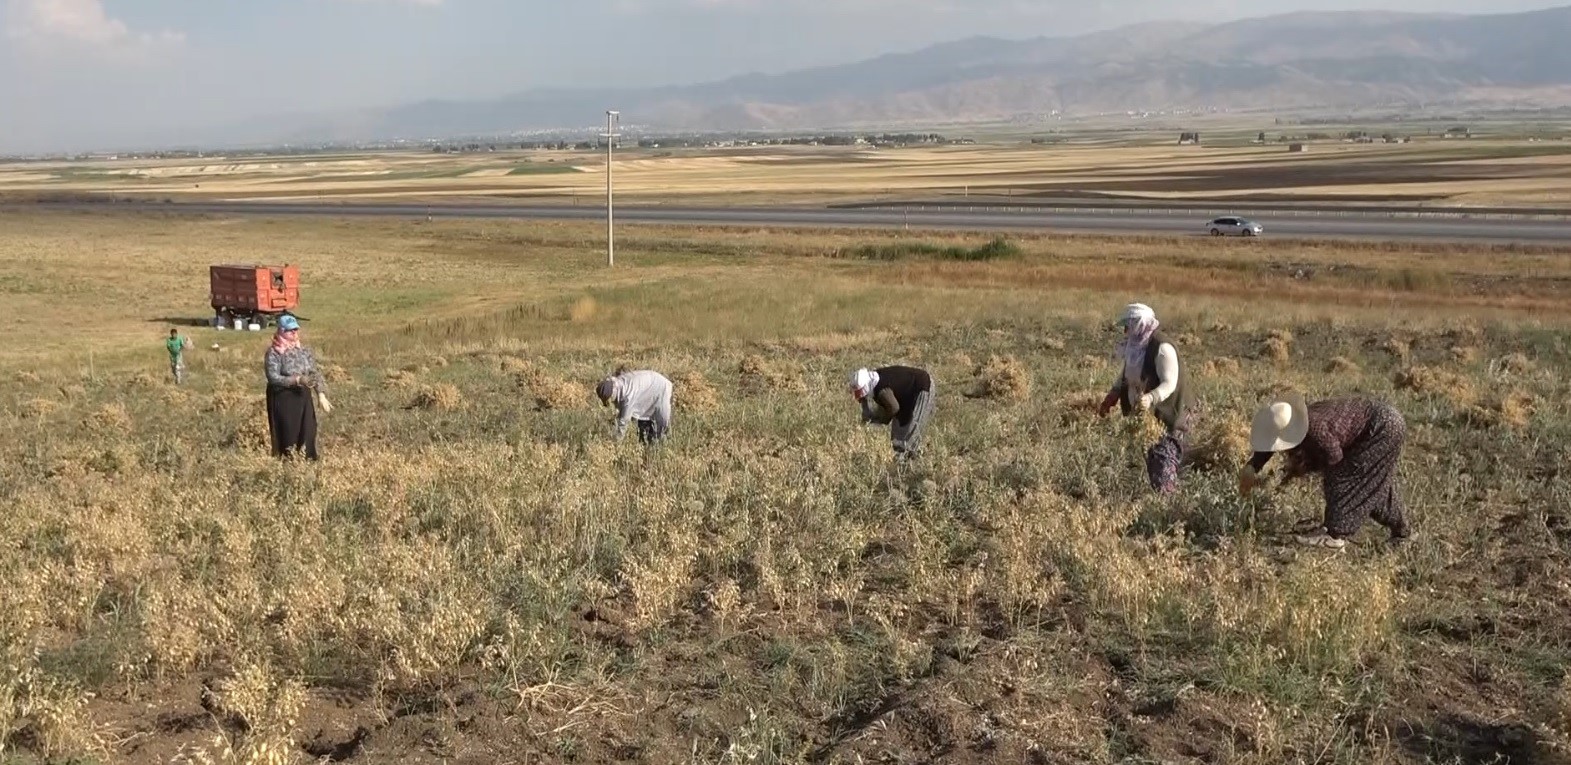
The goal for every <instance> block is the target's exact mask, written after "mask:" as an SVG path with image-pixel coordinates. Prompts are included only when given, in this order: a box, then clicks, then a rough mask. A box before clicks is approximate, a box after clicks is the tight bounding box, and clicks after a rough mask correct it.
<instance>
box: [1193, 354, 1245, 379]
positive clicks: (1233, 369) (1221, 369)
mask: <svg viewBox="0 0 1571 765" xmlns="http://www.w3.org/2000/svg"><path fill="white" fill-rule="evenodd" d="M1200 368H1201V370H1203V371H1204V372H1205V373H1206V374H1207V375H1208V376H1211V377H1234V376H1236V375H1237V374H1238V373H1239V371H1240V370H1242V369H1243V367H1242V366H1241V365H1240V364H1239V363H1238V359H1235V358H1231V357H1228V356H1218V357H1216V358H1214V359H1206V362H1205V363H1204V364H1202V365H1201V367H1200Z"/></svg>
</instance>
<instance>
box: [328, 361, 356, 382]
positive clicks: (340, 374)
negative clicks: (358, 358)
mask: <svg viewBox="0 0 1571 765" xmlns="http://www.w3.org/2000/svg"><path fill="white" fill-rule="evenodd" d="M322 377H323V378H324V379H326V380H327V381H328V382H330V383H335V384H343V383H346V382H349V381H350V380H353V379H354V376H353V375H351V374H349V370H347V369H344V368H343V367H341V366H339V365H337V364H328V365H327V366H325V367H323V369H322Z"/></svg>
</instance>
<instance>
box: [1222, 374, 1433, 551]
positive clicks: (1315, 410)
mask: <svg viewBox="0 0 1571 765" xmlns="http://www.w3.org/2000/svg"><path fill="white" fill-rule="evenodd" d="M1406 436H1407V424H1406V422H1405V421H1404V420H1403V419H1402V413H1401V412H1398V411H1397V410H1396V408H1395V407H1393V406H1391V405H1390V404H1387V403H1384V402H1381V401H1374V400H1371V399H1367V398H1363V397H1356V396H1350V397H1344V398H1333V399H1329V400H1326V401H1317V402H1315V403H1313V404H1309V405H1307V406H1306V405H1305V404H1304V397H1303V396H1302V395H1299V394H1296V393H1295V394H1288V395H1285V396H1278V397H1276V398H1274V399H1272V400H1271V401H1269V402H1268V403H1266V405H1265V406H1263V407H1261V409H1260V411H1259V412H1258V413H1256V414H1255V420H1254V425H1253V427H1252V428H1251V429H1250V434H1249V441H1250V447H1251V448H1252V449H1254V452H1255V454H1254V458H1253V459H1251V460H1250V461H1249V464H1247V465H1244V466H1243V468H1241V469H1240V470H1239V472H1238V489H1239V492H1240V493H1242V494H1244V495H1245V496H1247V495H1248V494H1249V492H1250V491H1252V490H1253V489H1254V488H1255V487H1256V486H1258V485H1259V484H1260V483H1261V479H1260V469H1261V468H1263V467H1265V465H1266V463H1267V462H1269V461H1270V460H1271V457H1272V455H1274V454H1276V453H1277V452H1282V453H1283V457H1284V458H1285V463H1286V464H1285V465H1284V467H1283V470H1284V475H1283V478H1282V480H1283V481H1284V482H1286V481H1290V480H1292V479H1295V478H1298V477H1301V476H1304V475H1307V474H1309V473H1320V474H1321V475H1322V476H1323V477H1324V484H1323V488H1324V494H1325V502H1326V506H1325V518H1324V523H1323V524H1322V525H1320V526H1319V527H1313V526H1310V527H1309V528H1301V529H1299V531H1300V532H1301V533H1299V534H1297V535H1295V539H1296V540H1297V541H1298V543H1299V544H1304V545H1310V546H1314V547H1330V548H1333V549H1340V548H1342V547H1344V546H1345V545H1346V544H1347V540H1348V539H1351V538H1352V537H1353V536H1354V535H1355V534H1357V533H1358V530H1359V528H1360V527H1361V526H1363V524H1364V521H1365V519H1368V518H1374V519H1375V522H1377V523H1379V524H1380V525H1382V526H1384V527H1386V528H1387V529H1390V531H1391V543H1392V544H1401V543H1403V542H1405V541H1407V539H1408V537H1409V536H1410V535H1411V530H1410V529H1409V528H1408V525H1407V518H1406V516H1405V515H1404V513H1403V512H1402V498H1401V495H1400V494H1399V493H1398V492H1397V486H1396V470H1397V460H1398V458H1399V457H1400V456H1401V454H1402V444H1403V441H1404V440H1405V439H1406ZM1309 524H1313V521H1310V522H1309ZM1306 525H1308V524H1306Z"/></svg>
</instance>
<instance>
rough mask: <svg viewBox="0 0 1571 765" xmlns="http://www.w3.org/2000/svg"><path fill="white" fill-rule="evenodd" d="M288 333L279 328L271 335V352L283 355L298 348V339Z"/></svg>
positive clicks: (296, 336)
mask: <svg viewBox="0 0 1571 765" xmlns="http://www.w3.org/2000/svg"><path fill="white" fill-rule="evenodd" d="M288 332H289V330H287V329H284V328H283V327H279V328H278V331H277V332H274V333H273V350H275V351H278V352H279V353H285V352H287V351H292V350H294V349H296V348H299V347H300V337H299V336H298V335H289V334H288Z"/></svg>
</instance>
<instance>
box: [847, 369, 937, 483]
mask: <svg viewBox="0 0 1571 765" xmlns="http://www.w3.org/2000/svg"><path fill="white" fill-rule="evenodd" d="M849 387H850V388H851V395H852V396H853V397H854V398H856V400H857V402H858V403H860V404H861V405H862V424H863V425H868V424H872V423H877V424H879V425H888V426H889V441H890V443H891V445H893V446H894V449H895V456H896V457H897V458H899V459H902V460H903V459H906V458H908V457H912V456H915V455H916V453H917V450H918V449H919V448H920V447H921V445H922V434H923V433H924V432H925V431H926V430H927V421H928V420H929V419H930V418H931V417H932V416H933V377H932V375H929V374H928V373H927V370H925V369H918V368H916V367H907V366H887V367H879V368H877V369H865V368H864V369H858V370H856V371H855V372H852V373H851V379H850V381H849Z"/></svg>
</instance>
